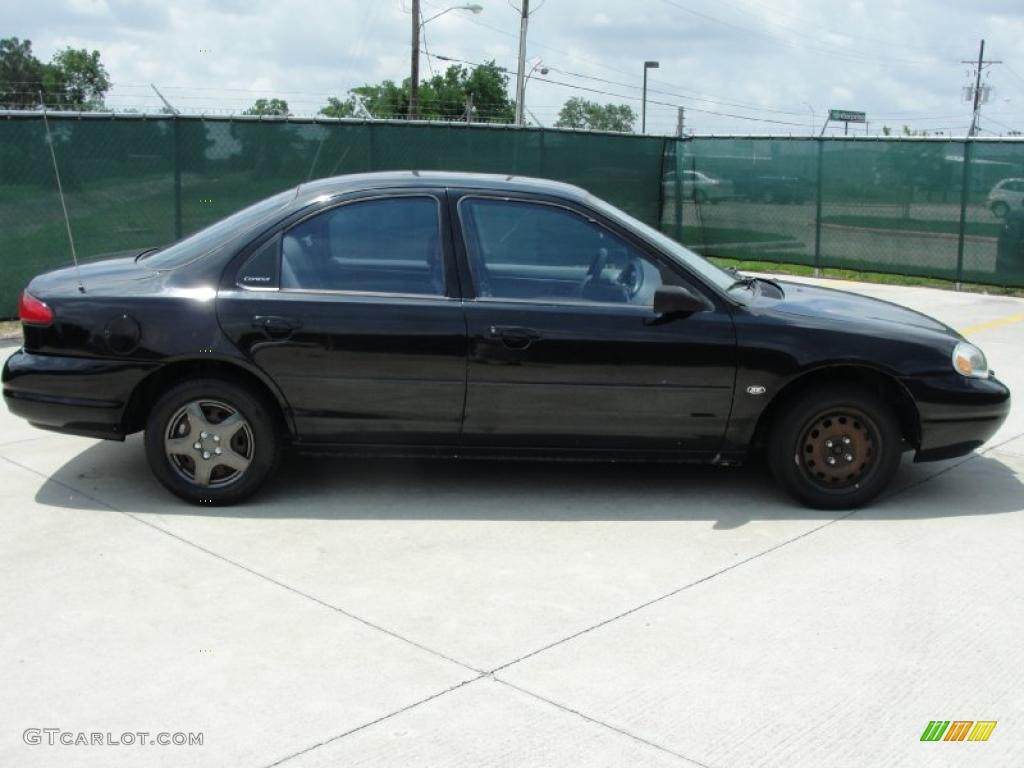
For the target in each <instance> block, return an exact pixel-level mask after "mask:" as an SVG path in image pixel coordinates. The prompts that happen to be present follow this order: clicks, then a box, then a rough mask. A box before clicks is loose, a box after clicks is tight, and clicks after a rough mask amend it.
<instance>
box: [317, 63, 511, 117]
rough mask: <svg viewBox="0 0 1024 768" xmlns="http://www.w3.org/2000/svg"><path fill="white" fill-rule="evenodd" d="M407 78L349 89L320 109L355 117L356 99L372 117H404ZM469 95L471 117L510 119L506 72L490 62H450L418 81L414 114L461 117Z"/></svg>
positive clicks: (359, 111)
mask: <svg viewBox="0 0 1024 768" xmlns="http://www.w3.org/2000/svg"><path fill="white" fill-rule="evenodd" d="M409 93H410V86H409V80H408V79H406V80H404V81H402V83H401V85H399V84H397V83H395V81H393V80H385V81H383V82H382V83H380V84H378V85H362V86H359V87H358V88H353V89H352V90H350V91H349V94H348V98H347V99H339V98H338V97H337V96H332V97H331V98H330V99H328V101H327V104H326V105H325V106H324V107H323V108H321V110H320V114H322V115H325V116H327V117H355V116H359V115H361V114H363V111H362V109H360V108H358V103H357V99H358V101H361V102H362V104H363V105H364V106H365V107H366V111H367V112H369V113H370V115H372V116H373V117H375V118H380V119H384V118H404V117H405V116H406V115H407V114H408V113H409ZM470 96H472V102H473V114H472V118H473V119H477V120H487V121H494V122H508V123H510V122H512V120H513V118H514V117H515V105H514V104H513V103H512V101H511V100H510V99H509V97H508V74H507V73H506V72H505V70H504V69H502V68H501V67H499V66H498V65H497V64H496V63H495V62H493V61H490V62H487V63H486V64H481V65H480V66H478V67H474V68H473V69H472V70H470V69H467V68H465V67H462V66H459V65H457V64H453V65H451V66H450V67H448V69H447V70H445V71H444V72H443V73H439V74H436V75H434V76H433V77H431V78H430V79H429V80H425V81H424V82H423V83H421V84H420V93H419V107H418V114H419V117H421V118H422V119H424V120H464V119H465V118H466V105H467V103H468V101H469V98H470Z"/></svg>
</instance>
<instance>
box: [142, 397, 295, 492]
mask: <svg viewBox="0 0 1024 768" xmlns="http://www.w3.org/2000/svg"><path fill="white" fill-rule="evenodd" d="M276 424H277V422H276V420H275V419H274V414H273V412H272V411H271V406H270V405H269V404H268V403H266V402H265V401H264V399H263V398H261V397H259V396H257V395H255V394H254V393H253V392H251V391H250V390H249V389H247V388H246V387H243V386H240V385H238V384H235V383H233V382H229V381H223V380H220V379H200V380H196V381H189V382H185V383H183V384H179V385H177V386H175V387H172V388H171V389H169V390H168V391H167V392H165V393H164V394H163V396H162V397H160V399H159V400H158V401H157V402H156V404H155V405H154V406H153V409H152V410H151V411H150V414H149V419H148V421H147V423H146V437H145V441H146V458H147V459H148V460H149V466H150V468H151V469H152V471H153V474H154V475H156V478H157V479H158V480H159V481H160V482H161V483H162V484H163V485H164V487H166V488H167V489H168V490H169V491H171V492H172V493H174V494H176V495H178V496H180V497H181V498H183V499H185V500H186V501H190V502H192V503H193V504H209V505H224V504H235V503H237V502H239V501H242V500H244V499H246V498H248V497H249V496H250V495H252V494H253V493H255V492H256V490H257V489H258V488H259V487H260V486H261V485H262V484H263V482H264V481H265V480H266V479H267V477H268V476H269V475H270V474H271V472H272V471H273V469H274V467H275V466H276V464H277V459H278V454H279V445H278V442H279V441H278V430H277V426H276Z"/></svg>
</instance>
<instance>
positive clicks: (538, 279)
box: [459, 197, 667, 306]
mask: <svg viewBox="0 0 1024 768" xmlns="http://www.w3.org/2000/svg"><path fill="white" fill-rule="evenodd" d="M459 213H460V217H461V220H462V225H463V229H464V233H465V237H466V244H467V251H468V253H469V260H470V269H471V271H472V273H473V279H474V283H475V285H476V292H477V295H478V296H481V297H493V298H499V299H529V300H550V301H557V302H563V301H583V302H601V303H610V304H634V305H638V306H650V305H652V304H653V302H654V291H655V290H656V289H657V288H658V287H659V286H660V285H662V284H663V283H664V282H667V280H666V277H667V276H666V275H665V274H664V273H663V270H662V269H661V268H660V267H659V265H658V264H657V263H655V262H654V261H652V260H651V259H650V258H649V257H648V256H646V255H645V254H643V253H642V252H640V251H639V250H637V249H636V248H634V247H633V246H632V245H630V244H629V243H627V242H626V241H625V240H623V239H622V238H620V237H618V236H617V235H615V234H614V233H612V232H611V231H609V230H608V229H606V228H604V227H603V226H601V225H600V224H598V223H597V222H595V221H592V220H591V219H588V218H586V217H584V216H582V215H580V214H578V213H576V212H574V211H571V210H568V209H566V208H562V207H560V206H556V205H547V204H543V203H531V202H522V201H512V200H498V199H491V198H474V197H466V198H463V199H462V201H460V203H459Z"/></svg>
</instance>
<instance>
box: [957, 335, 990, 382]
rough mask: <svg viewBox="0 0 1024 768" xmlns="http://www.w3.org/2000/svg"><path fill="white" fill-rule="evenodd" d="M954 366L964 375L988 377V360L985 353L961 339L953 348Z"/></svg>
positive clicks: (977, 377)
mask: <svg viewBox="0 0 1024 768" xmlns="http://www.w3.org/2000/svg"><path fill="white" fill-rule="evenodd" d="M953 367H954V368H955V369H956V372H957V373H959V374H961V375H962V376H971V377H973V378H975V379H987V378H988V361H987V360H985V353H984V352H982V351H981V350H980V349H978V348H977V347H976V346H974V345H973V344H969V343H968V342H966V341H961V342H960V343H959V344H957V345H956V348H955V349H954V350H953Z"/></svg>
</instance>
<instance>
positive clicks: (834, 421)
mask: <svg viewBox="0 0 1024 768" xmlns="http://www.w3.org/2000/svg"><path fill="white" fill-rule="evenodd" d="M877 435H878V428H877V427H876V426H875V425H874V423H873V422H872V421H871V419H870V418H869V417H868V416H867V415H866V414H864V413H862V412H861V411H858V410H854V409H852V408H844V409H836V410H829V411H826V412H825V413H822V414H819V415H818V416H815V417H814V418H813V419H812V420H811V421H810V422H809V424H808V425H807V428H806V429H805V430H804V432H803V434H802V436H801V439H800V446H801V448H800V451H801V453H800V460H801V464H802V467H803V470H804V472H806V473H807V476H808V477H809V478H810V479H811V480H812V481H813V482H814V483H816V484H817V485H819V486H821V487H822V488H823V489H826V490H832V489H834V490H841V489H845V488H850V487H852V486H856V485H857V484H858V483H860V482H861V480H862V479H863V478H864V476H865V475H866V474H868V473H870V472H871V470H872V469H873V467H874V459H875V454H876V451H877V446H878V440H879V438H878V436H877Z"/></svg>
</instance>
